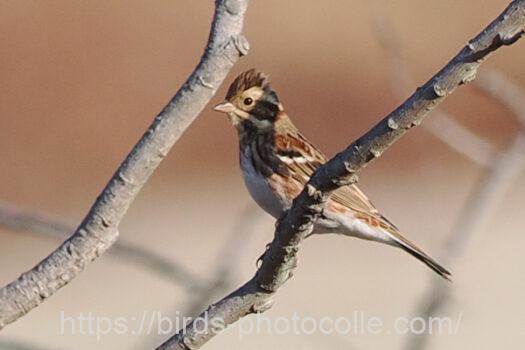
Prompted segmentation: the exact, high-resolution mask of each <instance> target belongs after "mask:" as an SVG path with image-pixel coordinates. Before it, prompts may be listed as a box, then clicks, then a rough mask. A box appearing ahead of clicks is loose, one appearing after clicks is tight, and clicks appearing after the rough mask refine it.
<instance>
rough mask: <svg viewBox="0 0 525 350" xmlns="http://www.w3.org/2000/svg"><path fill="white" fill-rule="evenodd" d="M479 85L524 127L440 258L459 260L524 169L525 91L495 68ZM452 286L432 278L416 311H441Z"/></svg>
mask: <svg viewBox="0 0 525 350" xmlns="http://www.w3.org/2000/svg"><path fill="white" fill-rule="evenodd" d="M478 85H479V87H480V88H481V89H483V90H485V91H487V92H489V93H490V94H491V95H492V96H493V97H495V98H497V99H498V100H499V101H501V102H502V103H503V104H504V105H505V106H507V107H508V108H509V109H510V110H511V111H512V112H513V113H514V114H515V115H516V117H517V118H518V119H519V120H520V122H521V123H522V127H521V129H520V130H518V131H517V132H516V135H515V136H514V138H513V140H512V142H511V144H510V146H508V147H507V148H506V149H505V150H503V151H500V153H499V154H498V155H496V156H495V158H494V159H493V160H492V162H491V166H490V167H489V168H488V169H487V170H486V171H485V173H484V174H483V175H482V177H481V179H480V180H479V181H478V184H477V185H476V186H475V187H474V189H472V190H471V194H470V196H469V198H468V200H467V202H466V203H465V205H464V206H463V210H462V212H461V213H460V215H459V219H458V220H457V222H456V224H455V225H454V228H453V230H452V232H451V234H450V235H449V236H448V238H447V240H446V241H445V243H444V244H443V247H442V254H441V259H440V260H441V261H444V263H448V264H450V263H451V262H454V261H457V260H458V259H459V258H461V256H462V255H463V253H464V252H465V249H466V247H467V244H468V242H469V241H470V240H471V239H472V237H473V236H474V235H475V234H477V233H479V232H481V231H482V230H483V228H484V227H485V226H486V224H487V221H488V220H489V219H490V218H491V217H492V215H491V214H492V213H494V211H495V210H496V209H497V206H498V204H499V203H501V202H502V200H503V197H504V196H505V194H506V193H508V191H509V189H510V188H511V186H512V184H513V183H514V182H515V180H516V179H517V178H518V175H519V174H521V173H522V172H523V169H524V168H525V92H523V89H521V88H520V87H518V86H517V85H515V84H513V83H512V82H511V81H510V80H509V79H506V78H505V77H504V76H502V75H501V74H500V73H498V72H496V71H489V72H485V73H484V74H482V75H481V76H480V81H479V82H478ZM452 292H453V290H451V289H446V288H443V286H442V285H440V284H438V283H436V282H435V280H434V281H433V283H431V285H430V287H429V288H428V291H427V293H426V294H425V296H424V297H423V298H422V299H421V301H420V303H419V305H418V307H417V311H416V314H417V315H418V316H421V317H423V318H425V319H428V317H430V316H432V315H435V314H436V313H438V312H439V311H440V310H442V309H443V308H444V307H445V306H446V305H447V304H448V302H449V301H450V299H451V298H452ZM429 340H430V338H429V335H428V334H413V335H412V336H411V337H410V338H409V339H408V341H407V343H406V346H405V348H406V349H407V350H421V349H425V348H426V347H427V345H428V344H429Z"/></svg>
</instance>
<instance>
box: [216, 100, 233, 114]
mask: <svg viewBox="0 0 525 350" xmlns="http://www.w3.org/2000/svg"><path fill="white" fill-rule="evenodd" d="M213 110H214V111H217V112H221V113H232V112H233V111H235V106H234V105H233V104H231V103H230V102H223V103H219V104H218V105H217V106H215V107H213Z"/></svg>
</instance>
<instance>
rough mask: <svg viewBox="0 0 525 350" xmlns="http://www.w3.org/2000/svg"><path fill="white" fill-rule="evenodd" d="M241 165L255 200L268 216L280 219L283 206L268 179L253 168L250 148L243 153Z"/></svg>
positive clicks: (246, 148) (245, 181) (246, 182)
mask: <svg viewBox="0 0 525 350" xmlns="http://www.w3.org/2000/svg"><path fill="white" fill-rule="evenodd" d="M240 163H241V169H242V175H243V178H244V183H245V185H246V187H247V188H248V192H250V195H251V196H252V198H253V200H254V201H255V202H257V204H258V205H259V206H260V207H261V208H262V209H263V210H264V211H266V212H267V213H268V214H270V215H272V216H273V217H274V218H278V217H279V216H280V215H281V212H282V210H283V205H282V203H281V201H280V200H279V198H277V196H276V195H275V194H274V193H273V191H272V189H271V187H270V185H269V184H268V181H267V179H266V178H265V177H264V176H263V175H262V174H261V173H259V172H258V171H257V170H256V169H255V167H254V166H253V157H252V154H251V150H250V149H249V147H245V149H244V151H243V152H241V155H240Z"/></svg>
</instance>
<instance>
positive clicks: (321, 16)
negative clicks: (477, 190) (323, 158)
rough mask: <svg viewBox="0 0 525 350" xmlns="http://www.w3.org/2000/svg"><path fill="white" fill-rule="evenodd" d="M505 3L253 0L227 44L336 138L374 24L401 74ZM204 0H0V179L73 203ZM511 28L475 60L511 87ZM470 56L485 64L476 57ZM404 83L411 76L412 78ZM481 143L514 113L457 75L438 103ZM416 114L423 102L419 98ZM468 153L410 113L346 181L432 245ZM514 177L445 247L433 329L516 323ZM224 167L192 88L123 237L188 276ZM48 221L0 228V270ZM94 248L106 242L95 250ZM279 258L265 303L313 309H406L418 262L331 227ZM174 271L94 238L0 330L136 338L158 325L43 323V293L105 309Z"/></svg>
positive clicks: (378, 54) (244, 200)
mask: <svg viewBox="0 0 525 350" xmlns="http://www.w3.org/2000/svg"><path fill="white" fill-rule="evenodd" d="M507 4H508V1H505V0H491V1H473V0H470V1H453V0H440V1H438V0H433V1H415V0H412V1H408V0H404V1H384V0H381V1H357V0H354V1H335V0H331V1H312V0H307V1H305V0H289V1H278V0H265V1H252V3H251V4H250V8H249V11H248V14H247V17H246V22H245V35H246V36H247V38H248V39H249V41H250V44H251V47H252V48H251V51H250V54H249V55H248V56H247V57H245V58H243V59H242V60H241V61H240V63H239V64H238V65H236V67H235V69H234V71H232V73H231V74H230V77H229V78H228V82H227V83H226V84H225V86H223V87H221V89H220V91H219V93H218V95H217V96H216V97H215V98H214V99H213V101H212V103H216V102H219V101H220V100H221V99H222V97H223V96H224V94H225V90H226V88H227V86H226V85H227V84H228V83H229V82H230V81H231V79H233V78H234V77H235V76H236V74H238V73H239V72H241V71H242V70H245V69H247V68H251V67H257V68H259V69H261V70H263V71H265V72H267V73H269V74H270V75H271V77H272V80H273V82H274V87H275V89H276V90H277V92H278V93H279V94H280V97H281V100H282V101H283V102H284V105H285V108H286V110H287V111H288V112H289V114H290V115H291V116H292V118H293V119H294V120H295V122H296V124H297V125H298V126H299V128H301V129H302V130H303V131H304V133H305V134H306V135H307V136H308V137H309V138H310V139H311V140H312V141H314V142H315V143H316V144H317V145H318V146H319V147H320V148H321V149H323V150H324V151H325V152H326V153H327V154H328V155H333V154H334V153H335V152H336V151H338V150H340V149H341V148H343V147H344V146H345V145H347V144H348V143H350V142H351V141H352V140H354V139H355V138H356V137H358V136H359V135H361V134H362V133H363V132H365V131H366V130H367V129H368V128H370V127H371V126H372V125H373V124H374V123H376V122H377V121H378V120H379V119H380V118H382V117H383V116H385V115H386V114H387V113H388V112H389V111H391V110H392V109H394V108H395V107H396V106H397V105H398V104H399V103H401V102H402V100H401V99H399V98H398V97H397V95H396V94H395V93H393V92H392V90H391V84H390V83H389V77H388V72H389V70H388V66H387V65H388V60H387V59H386V57H385V52H384V51H383V50H382V48H381V46H380V45H379V42H378V39H377V35H378V31H379V28H381V26H389V28H391V29H392V30H393V31H395V32H396V33H397V35H398V36H399V41H400V44H401V45H402V49H401V52H402V55H403V56H404V57H405V58H406V60H407V65H408V67H409V69H410V70H411V71H412V72H413V74H414V77H415V79H416V80H417V82H418V84H422V83H423V82H424V81H425V80H426V79H427V78H428V77H430V76H431V75H432V74H434V73H435V72H436V71H437V69H439V68H440V67H442V66H443V65H444V64H445V63H446V61H448V59H450V58H451V57H452V56H453V55H454V54H455V53H456V52H457V51H458V50H459V49H460V48H461V47H462V46H463V45H464V44H465V43H466V42H467V40H468V39H470V38H471V37H473V36H474V35H475V34H477V33H478V32H479V31H480V30H481V29H482V28H483V27H484V26H485V25H486V24H488V23H489V22H490V21H491V20H492V19H493V18H494V17H495V16H496V15H497V14H499V13H500V12H501V10H503V8H504V7H505V6H506V5H507ZM212 14H213V1H211V0H210V1H191V0H178V1H172V0H171V1H169V0H162V1H160V0H156V1H136V0H135V1H117V0H113V1H100V0H91V1H71V0H68V1H65V0H47V1H28V0H18V1H12V0H4V1H1V2H0V50H1V51H0V81H1V84H0V162H1V163H0V164H1V165H2V166H1V169H2V170H1V171H0V199H1V200H4V201H8V202H11V203H13V204H16V205H18V206H20V207H23V208H28V209H34V210H37V211H42V212H47V213H51V214H53V215H54V216H56V217H61V218H64V219H65V220H68V221H70V222H73V223H77V222H79V221H80V220H81V219H82V217H83V215H84V214H85V213H86V211H87V210H88V208H89V206H90V205H91V204H92V202H93V201H94V199H95V197H96V196H97V194H98V193H99V192H100V190H101V189H102V187H103V186H104V185H105V183H106V182H107V180H108V179H109V177H110V176H111V175H112V172H113V171H114V170H115V169H116V167H117V166H118V164H119V163H120V162H121V161H122V159H123V157H124V156H125V155H126V154H127V152H128V151H129V150H130V148H131V147H132V145H133V144H134V143H135V142H136V140H137V139H138V137H140V136H141V134H142V133H143V131H144V130H145V128H146V127H147V125H148V124H149V123H150V122H151V120H152V119H153V117H154V116H155V115H156V113H157V112H158V111H160V109H161V108H162V107H163V106H164V104H165V103H166V102H167V101H168V100H169V98H170V97H171V96H172V95H173V94H174V93H175V91H176V90H177V89H178V88H179V86H180V85H181V84H182V83H183V82H184V80H185V78H186V77H187V76H188V74H189V73H190V72H191V70H192V69H193V68H194V66H195V64H196V62H197V61H198V59H199V57H200V55H201V53H202V49H203V47H204V45H205V42H206V39H207V35H208V30H209V24H210V20H211V17H212ZM524 55H525V45H524V43H523V42H521V41H520V42H518V43H517V44H516V45H514V46H512V47H511V48H504V49H502V50H499V51H498V52H497V53H496V54H495V55H494V56H493V57H490V59H489V61H488V62H487V63H486V66H490V67H491V68H494V69H498V70H500V71H502V72H503V73H505V74H507V75H508V76H510V77H512V79H513V80H514V81H516V82H517V83H519V84H521V85H522V86H524V87H525V70H524V69H523V64H522V63H523V57H524ZM484 67H485V66H484ZM414 88H415V86H414ZM442 108H443V109H444V110H447V111H448V112H450V113H453V114H454V115H455V116H457V117H458V119H459V120H460V122H461V123H462V124H464V125H466V126H468V127H469V128H471V129H472V130H474V131H475V132H477V133H478V134H480V135H481V136H483V137H485V138H487V139H489V140H491V141H492V142H493V143H494V144H495V145H496V146H497V147H505V146H506V145H507V144H508V142H509V140H510V137H511V136H512V134H513V130H514V129H515V128H516V127H517V123H516V122H515V120H514V118H513V116H512V114H510V113H509V112H508V111H507V110H506V109H505V108H504V107H502V106H501V105H500V104H498V103H496V102H494V100H492V99H490V98H488V97H487V96H486V95H484V94H483V93H480V92H479V91H478V90H476V89H474V88H472V87H466V88H461V89H459V90H458V91H457V92H456V93H455V94H454V95H452V96H451V97H450V98H449V99H447V101H446V103H445V104H444V105H443V107H442ZM431 118H432V116H431ZM481 171H482V169H481V168H480V167H479V166H477V165H475V164H473V163H472V162H470V161H469V160H468V159H465V158H464V157H463V156H461V155H460V154H458V153H455V152H454V151H451V150H450V149H449V148H448V147H447V146H446V145H444V144H443V143H441V142H440V141H438V140H437V139H436V138H434V137H433V136H431V135H430V134H429V133H428V132H427V131H425V130H424V129H423V128H419V129H418V130H414V131H413V132H411V133H409V134H408V136H406V137H405V138H404V139H403V140H401V141H400V142H398V143H397V144H396V145H395V146H394V147H392V148H391V149H390V150H389V151H388V152H387V153H386V154H385V155H384V156H383V157H382V158H381V159H380V160H379V161H377V162H376V163H374V164H373V165H372V166H370V167H369V168H367V169H366V170H365V171H363V172H362V174H361V182H360V184H361V185H360V186H361V187H362V188H363V190H364V191H365V192H366V193H367V194H368V195H369V196H370V197H371V198H372V200H373V201H374V202H375V204H376V205H377V206H378V207H379V208H381V209H382V210H383V211H384V212H385V213H386V215H387V216H388V217H389V218H390V219H391V220H392V221H394V222H395V223H396V224H397V225H398V226H399V227H401V228H402V229H403V231H405V232H406V233H407V236H409V237H410V238H412V239H413V240H414V241H415V242H417V243H418V244H419V245H420V246H422V247H424V248H425V249H426V250H427V251H429V252H430V253H431V254H432V255H435V256H439V249H440V243H441V242H443V240H444V238H445V237H446V235H447V234H448V233H449V232H450V229H451V226H452V224H453V223H454V222H455V220H456V219H457V216H458V214H459V210H460V208H461V207H462V205H463V204H464V201H465V199H466V197H467V195H468V193H469V190H470V189H471V188H472V186H473V185H474V183H475V180H476V179H477V178H478V177H479V175H480V174H481ZM524 185H525V180H523V179H522V177H520V180H519V182H517V183H515V184H513V190H512V191H510V192H509V193H508V194H507V195H506V198H505V201H504V202H503V203H500V205H499V207H498V210H497V211H496V212H494V213H493V216H492V217H491V218H490V220H489V221H490V224H489V225H488V226H487V227H486V228H485V229H484V230H483V232H479V234H477V235H476V236H475V237H474V238H473V240H472V241H470V243H469V246H468V247H467V250H466V252H465V255H464V256H463V258H462V259H461V260H460V261H458V263H457V264H455V265H454V266H448V267H449V268H450V269H451V270H452V272H453V275H454V283H453V287H454V289H455V292H456V294H455V298H454V301H453V305H452V306H451V307H449V308H447V309H445V310H444V311H443V313H444V314H445V315H452V316H453V317H456V316H457V313H458V312H459V311H463V318H462V321H461V325H460V328H459V332H458V334H457V335H454V336H438V337H433V338H432V343H431V344H432V347H433V348H447V349H463V348H465V347H467V346H468V347H469V348H479V349H491V348H494V347H498V348H510V347H511V346H512V347H515V346H516V344H518V342H523V340H524V334H523V327H524V324H525V302H524V300H523V290H524V289H525V282H524V279H523V277H522V276H524V275H525V268H524V262H525V259H524V258H523V253H522V247H523V245H524V244H525V237H524V235H523V228H522V225H520V218H521V217H522V215H523V204H524V201H523V196H524V195H525V190H524ZM250 201H251V200H250V198H249V197H248V194H247V191H246V190H245V189H244V186H243V183H242V180H241V177H240V173H239V170H238V167H237V140H236V134H235V133H234V130H233V128H232V127H231V126H230V125H229V123H228V121H227V120H226V118H224V117H223V116H222V115H219V114H217V113H214V112H212V111H211V110H210V108H207V109H206V110H205V111H204V112H203V113H202V115H201V116H200V117H199V118H198V119H197V121H196V122H195V123H194V124H193V125H192V126H191V127H190V129H189V130H188V131H187V132H186V134H185V135H184V136H183V138H182V139H181V140H180V141H179V142H178V143H177V144H176V146H175V147H174V149H173V150H172V151H171V153H170V154H169V156H168V157H167V159H166V160H165V161H164V162H163V163H162V165H161V167H160V168H159V169H158V171H157V172H156V173H155V175H154V176H153V177H152V179H151V181H150V182H149V183H148V184H147V186H146V187H145V188H144V189H143V191H142V192H141V194H140V196H139V197H138V199H137V200H136V202H135V203H134V205H133V206H132V208H131V210H130V211H129V213H128V215H127V216H126V218H125V220H124V222H123V224H122V227H121V239H122V240H127V241H131V242H135V243H138V244H140V245H142V246H145V247H149V248H151V249H152V250H154V251H156V252H159V253H160V254H162V255H164V256H168V257H173V258H174V259H176V260H178V261H184V262H185V263H186V264H187V265H188V268H189V269H190V270H191V271H193V272H195V273H196V274H198V275H200V276H206V275H207V273H209V272H210V271H212V270H213V266H214V265H215V264H216V262H217V261H216V258H215V254H216V253H217V252H218V249H219V247H220V246H221V244H222V243H223V242H224V240H225V239H226V238H227V237H228V236H229V234H230V231H231V230H232V228H233V227H234V225H235V222H236V220H237V219H238V216H239V215H240V213H241V212H242V211H243V208H245V207H246V205H247V204H248V203H250ZM252 229H253V230H257V232H256V233H255V234H253V237H252V238H251V239H250V242H249V243H248V244H247V245H246V246H245V247H243V250H244V251H243V252H242V254H241V256H242V257H241V262H240V263H239V264H238V265H239V271H238V272H237V273H236V276H237V277H236V278H237V281H238V283H240V282H241V281H244V280H246V279H247V278H249V277H250V276H251V275H252V274H253V272H254V270H255V260H256V258H257V257H258V256H259V255H260V254H261V252H262V251H263V249H264V245H265V244H266V243H267V242H269V241H270V240H271V238H272V234H273V220H272V219H271V218H270V217H269V216H266V215H265V214H261V215H260V220H257V222H255V223H253V228H252ZM57 244H58V241H56V240H53V239H49V238H46V237H41V236H38V235H35V234H31V233H29V232H27V233H14V232H11V231H8V230H3V229H2V230H0V247H1V252H2V253H1V254H0V256H1V257H0V282H1V283H2V284H6V283H8V282H9V281H11V280H12V279H14V278H16V277H17V276H18V275H19V273H20V272H22V271H24V270H27V269H29V268H31V267H32V266H33V265H34V264H35V263H36V262H37V261H39V260H40V259H42V258H43V257H45V256H46V255H47V254H48V253H49V252H50V251H52V249H54V248H55V247H56V246H57ZM108 254H111V253H108ZM300 257H301V261H300V266H299V269H298V270H297V272H296V274H295V277H294V278H293V279H292V280H291V281H290V283H288V284H287V285H286V286H285V287H284V288H283V289H282V292H281V293H280V294H279V295H278V296H277V297H276V298H275V301H276V304H275V306H274V308H273V309H271V310H270V311H269V312H268V313H267V316H268V317H274V316H280V315H284V316H287V315H291V313H293V312H294V311H298V312H299V313H301V314H303V315H313V316H318V317H322V316H324V315H328V316H340V315H348V314H351V313H352V312H353V311H355V310H363V311H364V312H366V313H367V314H371V315H377V316H380V317H382V318H384V319H386V320H391V319H394V318H396V317H399V316H409V315H411V314H412V312H413V311H414V307H415V303H416V302H418V301H419V297H420V295H421V293H422V292H424V291H425V290H426V289H425V287H426V286H427V285H428V282H429V281H430V280H431V278H434V277H433V276H431V274H432V273H431V272H430V271H429V270H428V269H426V268H425V267H424V266H423V265H422V264H420V263H418V262H417V261H415V260H414V259H412V258H411V257H409V256H408V255H406V254H404V253H402V252H401V251H397V250H394V249H389V248H387V247H384V246H380V245H375V244H370V243H367V242H362V241H358V240H352V239H345V238H341V237H335V236H331V237H314V238H312V239H308V240H307V242H305V244H304V249H303V250H302V251H301V256H300ZM185 301H187V295H186V294H185V293H184V291H183V289H181V288H175V287H173V285H172V284H170V283H168V282H166V281H163V280H161V279H159V278H158V277H157V276H153V275H151V274H150V273H149V272H145V271H144V270H141V269H139V268H137V267H136V266H132V267H131V266H128V265H126V264H123V263H121V262H120V261H119V260H115V259H111V258H110V257H109V256H104V257H102V258H101V259H100V260H98V261H96V262H95V263H94V264H92V265H90V266H89V267H88V268H87V269H86V271H85V272H84V273H83V274H82V275H81V276H80V277H79V278H77V279H76V280H74V281H73V282H72V283H71V285H69V286H67V287H66V288H64V289H63V290H61V291H60V292H59V293H57V295H55V296H53V297H52V298H51V299H50V300H49V301H47V302H46V303H45V304H44V305H43V306H41V307H39V308H37V309H36V310H34V311H32V312H31V313H30V315H28V316H26V317H24V318H22V319H21V320H19V321H18V322H16V323H14V324H12V325H10V326H8V327H7V328H6V329H5V330H4V331H2V334H1V336H0V339H9V340H23V341H27V342H31V343H34V344H39V345H42V346H46V347H47V348H49V349H55V348H59V349H89V348H93V347H96V348H98V349H114V348H119V349H120V348H132V349H141V348H151V347H152V346H153V345H156V344H158V343H159V342H160V341H161V339H163V338H166V336H149V337H147V336H138V335H126V336H124V335H120V336H118V335H111V336H105V337H103V338H102V339H101V340H100V341H97V339H96V338H95V337H92V336H80V335H71V334H65V335H62V334H60V333H61V331H60V322H59V314H60V311H64V312H65V313H66V314H67V315H72V316H75V315H78V313H80V312H93V313H95V314H97V315H102V316H108V317H115V316H126V317H134V316H138V317H139V316H140V315H141V314H142V312H143V311H144V310H156V311H157V310H158V311H162V312H163V313H166V314H169V313H170V312H172V311H173V310H174V309H177V310H182V309H183V307H184V305H185ZM403 341H404V338H403V337H402V336H395V335H386V334H382V335H366V336H363V335H360V336H353V335H352V336H323V335H311V336H302V337H301V336H294V335H286V336H274V337H269V336H266V335H259V336H246V337H244V338H243V339H242V340H241V341H240V340H239V339H238V337H237V333H236V332H235V331H228V332H226V333H225V334H223V335H221V336H220V337H217V338H216V339H215V340H213V341H212V342H211V343H210V344H208V345H207V347H206V348H207V349H221V348H226V347H232V346H234V347H236V348H237V347H242V348H244V349H258V348H260V347H261V346H262V345H268V346H270V347H271V348H279V349H284V348H290V347H293V348H300V349H313V348H317V347H319V346H324V347H330V348H335V349H343V348H345V349H346V348H354V347H357V348H359V349H372V348H390V349H393V348H398V347H399V346H400V345H401V344H403Z"/></svg>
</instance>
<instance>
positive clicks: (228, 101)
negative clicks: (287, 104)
mask: <svg viewBox="0 0 525 350" xmlns="http://www.w3.org/2000/svg"><path fill="white" fill-rule="evenodd" d="M214 110H215V111H218V112H221V113H224V114H226V115H227V117H228V119H229V120H230V122H231V123H232V124H233V126H234V127H235V129H236V130H237V134H238V140H239V163H240V168H241V171H242V175H243V178H244V182H245V185H246V187H247V189H248V192H249V193H250V195H251V197H252V198H253V200H254V201H255V202H256V203H257V204H258V205H259V206H260V207H261V208H262V209H263V210H264V211H266V212H267V213H268V214H270V215H271V216H273V217H274V218H276V219H278V218H279V217H280V215H281V214H282V213H283V212H284V211H286V210H288V209H290V207H291V205H292V202H293V200H294V198H295V197H296V196H297V195H298V194H299V193H300V192H301V191H302V190H303V188H304V186H305V185H306V184H307V182H308V180H309V179H310V177H311V176H312V175H313V173H314V172H315V170H316V169H317V168H318V167H320V166H321V165H323V164H324V163H326V161H327V158H326V157H325V155H324V154H323V153H322V152H321V151H320V150H319V149H318V148H317V147H316V146H314V145H313V144H312V143H311V142H310V141H309V140H308V139H307V138H306V137H305V136H303V134H302V133H301V132H300V131H299V130H298V129H297V127H296V126H295V125H294V124H293V122H292V121H291V119H290V117H289V116H288V114H287V113H286V112H285V111H284V107H283V105H282V103H281V102H280V100H279V97H278V96H277V93H276V92H275V91H274V90H273V89H272V86H271V84H270V80H269V77H268V75H266V74H265V73H262V72H259V71H257V70H256V69H250V70H247V71H245V72H243V73H241V74H240V75H239V76H238V77H237V78H236V79H235V80H234V81H233V82H232V84H231V85H230V87H229V89H228V92H227V94H226V98H225V101H224V102H222V103H220V104H218V105H216V106H215V107H214ZM312 233H315V234H324V233H336V234H341V235H345V236H351V237H357V238H361V239H365V240H369V241H374V242H379V243H384V244H387V245H389V246H394V247H397V248H401V249H402V250H404V251H406V252H407V253H409V254H410V255H412V256H414V257H415V258H417V259H418V260H420V261H421V262H423V263H424V264H426V265H427V266H428V267H429V268H430V269H432V270H433V271H435V272H436V273H437V274H438V275H440V276H441V277H443V278H445V279H447V280H450V277H451V274H450V272H449V271H448V270H447V269H445V268H444V267H442V266H441V265H440V264H439V263H438V262H436V261H435V260H434V259H433V258H431V257H430V256H429V255H428V254H426V253H425V252H424V251H423V250H421V249H420V248H418V247H417V246H416V245H415V244H414V243H412V242H411V241H410V240H408V239H407V238H405V237H404V236H403V234H402V233H401V232H400V230H399V229H398V228H397V227H396V226H395V225H394V224H392V222H390V221H389V220H388V219H386V218H385V217H384V216H383V215H382V214H381V213H380V212H379V210H378V209H377V208H376V207H375V206H374V205H373V204H372V202H371V201H370V200H369V199H368V197H367V196H366V195H365V194H364V193H363V192H362V191H361V190H360V189H359V188H358V187H357V186H356V185H355V184H351V185H344V186H342V187H340V188H338V189H337V190H335V191H334V192H333V193H332V194H331V195H330V196H329V198H328V200H327V201H326V204H325V207H324V210H323V212H322V214H321V216H320V217H319V218H318V219H317V221H316V222H315V225H314V229H313V232H312Z"/></svg>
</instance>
